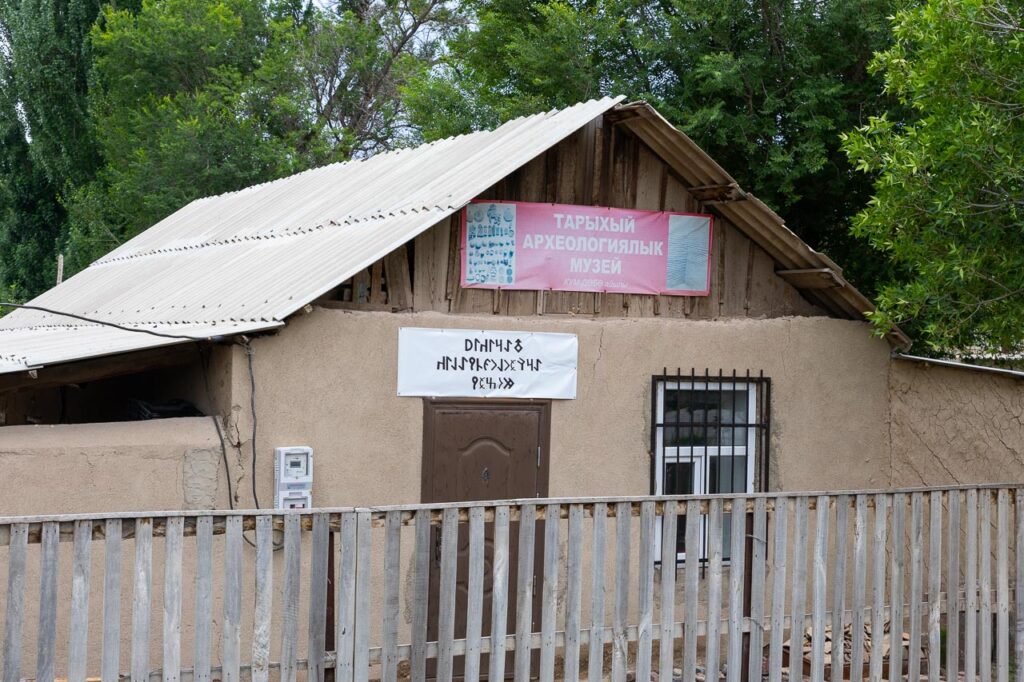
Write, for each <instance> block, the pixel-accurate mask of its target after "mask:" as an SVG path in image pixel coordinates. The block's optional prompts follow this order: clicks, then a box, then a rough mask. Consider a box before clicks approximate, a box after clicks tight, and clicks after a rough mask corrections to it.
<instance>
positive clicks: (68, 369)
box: [0, 343, 199, 393]
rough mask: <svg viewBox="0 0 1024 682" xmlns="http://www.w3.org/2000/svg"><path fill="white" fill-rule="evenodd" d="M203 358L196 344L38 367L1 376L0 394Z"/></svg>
mask: <svg viewBox="0 0 1024 682" xmlns="http://www.w3.org/2000/svg"><path fill="white" fill-rule="evenodd" d="M198 358H199V355H198V353H197V348H196V344H195V343H184V344H176V345H173V346H164V347H161V348H150V349H147V350H141V351H135V352H132V353H121V354H119V355H111V356H108V357H103V358H93V359H91V360H80V361H78V362H68V363H62V364H59V365H52V366H48V367H42V368H40V369H36V370H28V371H24V372H17V373H15V374H5V375H0V393H3V392H6V391H14V390H18V389H24V388H29V389H37V388H50V387H53V386H63V385H66V384H80V383H84V382H86V381H97V380H99V379H109V378H111V377H116V376H123V375H125V374H135V373H137V372H143V371H148V370H152V369H162V368H165V367H177V366H180V365H187V364H188V363H190V362H194V361H195V360H197V359H198Z"/></svg>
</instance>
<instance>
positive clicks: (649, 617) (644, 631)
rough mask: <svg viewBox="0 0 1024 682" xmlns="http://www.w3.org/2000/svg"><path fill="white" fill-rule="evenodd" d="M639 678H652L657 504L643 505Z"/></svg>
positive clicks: (639, 580) (637, 650)
mask: <svg viewBox="0 0 1024 682" xmlns="http://www.w3.org/2000/svg"><path fill="white" fill-rule="evenodd" d="M637 582H638V586H639V589H638V591H637V604H638V607H639V609H640V614H639V615H640V619H639V621H638V622H637V637H636V678H637V679H638V680H649V679H650V678H651V649H652V643H653V638H654V503H653V502H650V501H647V502H641V503H640V565H639V567H638V569H637Z"/></svg>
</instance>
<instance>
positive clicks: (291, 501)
mask: <svg viewBox="0 0 1024 682" xmlns="http://www.w3.org/2000/svg"><path fill="white" fill-rule="evenodd" d="M274 464H275V466H274V508H275V509H309V508H310V507H312V506H313V448H311V447H307V446H305V445H295V446H290V447H284V448H274Z"/></svg>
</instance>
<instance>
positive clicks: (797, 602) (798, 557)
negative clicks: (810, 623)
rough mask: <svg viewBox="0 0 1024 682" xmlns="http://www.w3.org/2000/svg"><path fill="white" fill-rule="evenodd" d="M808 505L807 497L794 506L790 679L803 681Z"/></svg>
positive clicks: (797, 499) (796, 502) (795, 502)
mask: <svg viewBox="0 0 1024 682" xmlns="http://www.w3.org/2000/svg"><path fill="white" fill-rule="evenodd" d="M807 506H808V499H807V497H805V496H802V495H801V496H800V497H797V498H796V500H795V501H794V506H793V584H792V588H791V589H792V592H791V598H792V600H793V608H792V612H791V616H790V628H789V661H790V663H789V679H790V682H793V680H798V681H799V680H802V679H803V677H804V666H803V654H804V619H805V616H806V615H807V613H806V611H807V610H806V595H807V592H806V585H807V533H808V529H807Z"/></svg>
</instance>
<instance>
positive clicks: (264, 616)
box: [252, 516, 274, 682]
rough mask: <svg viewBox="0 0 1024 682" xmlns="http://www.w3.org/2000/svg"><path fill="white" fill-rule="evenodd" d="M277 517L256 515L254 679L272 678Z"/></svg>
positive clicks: (257, 681)
mask: <svg viewBox="0 0 1024 682" xmlns="http://www.w3.org/2000/svg"><path fill="white" fill-rule="evenodd" d="M273 558H274V519H273V517H270V516H257V517H256V595H255V600H254V602H253V618H252V682H267V680H269V678H270V625H271V622H272V619H273V613H274V611H273V607H274V564H273Z"/></svg>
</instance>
